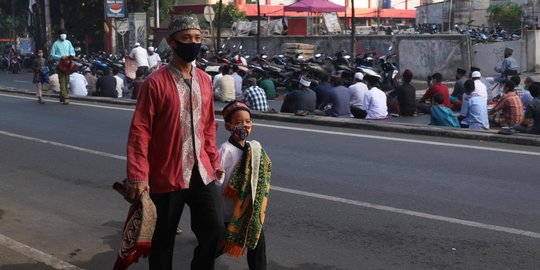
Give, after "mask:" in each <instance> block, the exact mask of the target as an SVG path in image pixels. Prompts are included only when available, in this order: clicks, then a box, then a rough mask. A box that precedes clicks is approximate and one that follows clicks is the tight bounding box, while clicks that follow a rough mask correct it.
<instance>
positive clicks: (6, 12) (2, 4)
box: [0, 1, 28, 38]
mask: <svg viewBox="0 0 540 270" xmlns="http://www.w3.org/2000/svg"><path fill="white" fill-rule="evenodd" d="M25 2H27V1H15V34H16V35H18V36H21V35H22V34H24V33H26V32H27V31H26V14H27V8H28V3H25ZM11 8H12V6H11V1H0V37H2V38H10V37H11V33H12V29H13V17H12V16H11V15H12V9H11Z"/></svg>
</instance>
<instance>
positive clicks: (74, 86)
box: [69, 72, 88, 97]
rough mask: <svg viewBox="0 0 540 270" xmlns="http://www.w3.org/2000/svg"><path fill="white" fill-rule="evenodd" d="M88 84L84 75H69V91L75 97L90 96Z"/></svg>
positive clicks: (76, 73)
mask: <svg viewBox="0 0 540 270" xmlns="http://www.w3.org/2000/svg"><path fill="white" fill-rule="evenodd" d="M87 85H88V82H87V81H86V78H85V77H84V75H82V74H81V73H78V72H73V73H71V74H70V75H69V90H70V93H71V94H72V95H74V96H79V97H85V96H87V95H88V89H86V86H87Z"/></svg>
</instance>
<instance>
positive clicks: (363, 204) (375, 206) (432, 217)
mask: <svg viewBox="0 0 540 270" xmlns="http://www.w3.org/2000/svg"><path fill="white" fill-rule="evenodd" d="M0 134H3V135H6V136H11V137H15V138H20V139H25V140H30V141H35V142H40V143H45V144H50V145H54V146H59V147H64V148H67V149H72V150H76V151H82V152H85V153H89V154H94V155H99V156H103V157H108V158H114V159H118V160H126V157H125V156H119V155H114V154H110V153H105V152H100V151H95V150H90V149H86V148H81V147H77V146H72V145H67V144H62V143H58V142H52V141H47V140H42V139H38V138H32V137H28V136H22V135H18V134H14V133H10V132H5V131H0ZM271 189H272V190H276V191H281V192H286V193H290V194H295V195H301V196H306V197H311V198H316V199H321V200H327V201H332V202H339V203H344V204H349V205H355V206H360V207H364V208H370V209H376V210H381V211H386V212H391V213H397V214H402V215H408V216H414V217H420V218H425V219H430V220H436V221H442V222H446V223H452V224H459V225H463V226H469V227H474V228H479V229H484V230H490V231H497V232H505V233H510V234H515V235H521V236H527V237H531V238H536V239H540V233H537V232H531V231H525V230H519V229H515V228H509V227H503V226H497V225H491V224H486V223H480V222H476V221H470V220H463V219H457V218H451V217H445V216H440V215H433V214H428V213H422V212H416V211H412V210H407V209H401V208H395V207H391V206H385V205H378V204H372V203H368V202H362V201H356V200H350V199H345V198H340V197H334V196H329V195H323V194H318V193H312V192H307V191H301V190H295V189H290V188H283V187H278V186H272V187H271Z"/></svg>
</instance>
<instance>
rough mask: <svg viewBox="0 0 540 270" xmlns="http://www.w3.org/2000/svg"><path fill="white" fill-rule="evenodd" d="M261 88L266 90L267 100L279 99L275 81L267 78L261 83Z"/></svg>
mask: <svg viewBox="0 0 540 270" xmlns="http://www.w3.org/2000/svg"><path fill="white" fill-rule="evenodd" d="M259 87H261V88H262V89H263V90H264V93H265V94H266V99H267V100H268V99H274V98H276V97H277V93H276V85H275V84H274V81H272V80H271V79H270V78H268V77H266V76H265V78H264V79H262V80H261V82H259Z"/></svg>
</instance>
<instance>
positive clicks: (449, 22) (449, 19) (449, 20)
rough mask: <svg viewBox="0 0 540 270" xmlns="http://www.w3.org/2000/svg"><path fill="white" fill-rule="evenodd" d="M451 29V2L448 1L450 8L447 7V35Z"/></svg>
mask: <svg viewBox="0 0 540 270" xmlns="http://www.w3.org/2000/svg"><path fill="white" fill-rule="evenodd" d="M451 29H452V0H450V6H448V33H449V34H450V31H451Z"/></svg>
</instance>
